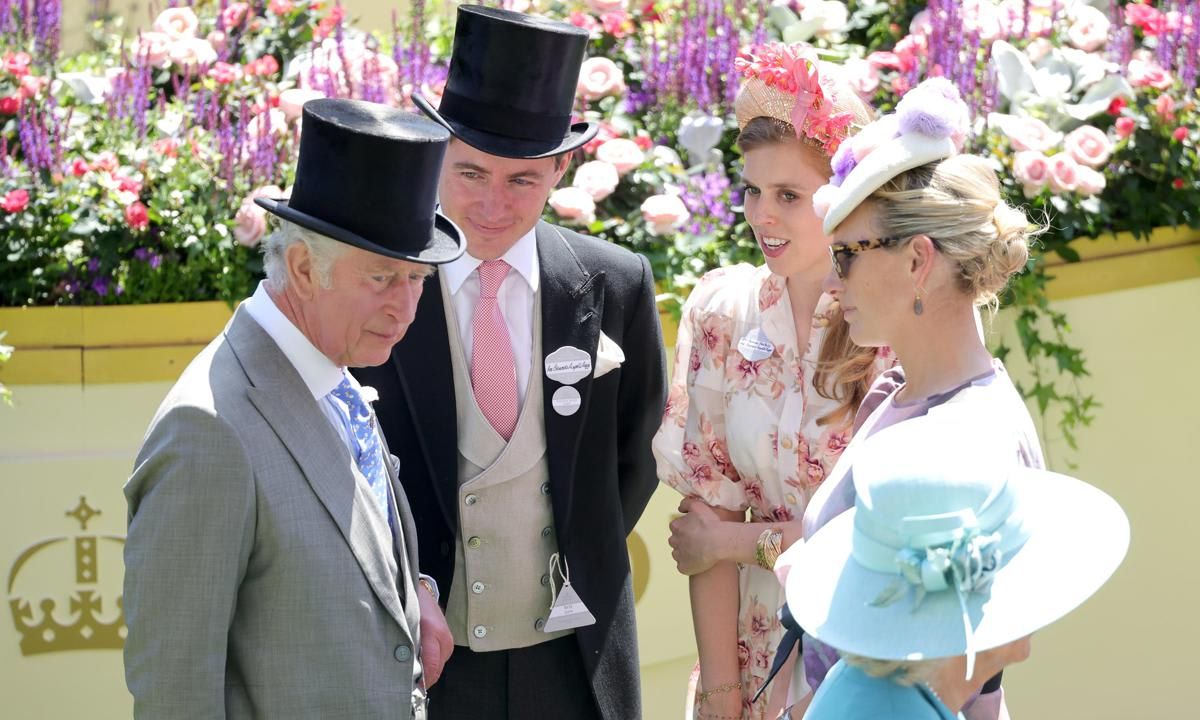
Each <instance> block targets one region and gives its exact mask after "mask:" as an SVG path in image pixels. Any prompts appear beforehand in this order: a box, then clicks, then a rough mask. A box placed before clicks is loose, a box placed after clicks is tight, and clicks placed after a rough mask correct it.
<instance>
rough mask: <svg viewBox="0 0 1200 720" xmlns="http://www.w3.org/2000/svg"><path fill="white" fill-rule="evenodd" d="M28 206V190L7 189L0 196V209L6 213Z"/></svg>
mask: <svg viewBox="0 0 1200 720" xmlns="http://www.w3.org/2000/svg"><path fill="white" fill-rule="evenodd" d="M27 207H29V191H28V190H9V191H8V192H7V193H5V195H4V197H3V198H0V210H4V212H6V213H19V212H21V211H22V210H24V209H25V208H27Z"/></svg>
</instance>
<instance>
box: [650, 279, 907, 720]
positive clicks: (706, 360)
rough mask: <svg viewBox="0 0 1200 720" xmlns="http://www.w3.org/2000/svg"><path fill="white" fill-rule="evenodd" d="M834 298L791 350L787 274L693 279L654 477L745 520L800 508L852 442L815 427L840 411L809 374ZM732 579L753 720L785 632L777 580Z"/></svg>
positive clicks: (790, 516)
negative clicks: (746, 341)
mask: <svg viewBox="0 0 1200 720" xmlns="http://www.w3.org/2000/svg"><path fill="white" fill-rule="evenodd" d="M831 302H832V299H831V298H830V297H829V296H828V295H823V296H822V297H821V300H820V301H819V302H818V304H817V311H816V314H815V315H814V317H813V327H812V330H811V332H810V334H809V340H808V347H807V348H803V349H800V348H797V347H796V330H795V324H794V322H793V320H792V310H791V303H790V302H788V298H787V290H786V286H785V282H784V278H782V277H780V276H778V275H774V274H772V273H771V272H770V270H768V269H767V268H766V267H765V266H763V267H753V266H751V265H747V264H742V265H736V266H733V267H728V268H721V269H718V270H713V271H711V272H709V273H708V274H706V275H705V276H704V277H703V278H702V279H701V281H700V283H699V284H698V285H697V286H696V288H695V289H694V290H693V291H692V293H691V296H690V297H689V298H688V301H687V304H686V305H684V308H683V316H682V319H681V321H680V324H679V337H678V340H677V342H676V344H675V362H674V374H673V376H672V380H671V388H670V395H669V397H668V399H667V408H666V413H665V415H664V418H663V423H662V426H661V427H660V428H659V430H658V434H657V435H655V436H654V442H653V450H654V456H655V459H656V460H657V462H658V477H659V480H661V481H662V482H663V483H666V484H667V485H670V486H671V487H673V488H675V489H676V490H678V491H679V492H680V493H682V494H683V495H694V496H698V497H699V498H701V499H702V500H704V501H705V502H706V503H708V504H709V505H713V506H716V507H723V508H727V509H729V510H746V509H749V510H750V519H751V520H752V521H754V522H784V521H790V520H796V519H799V518H801V517H802V516H803V515H804V509H805V507H806V506H807V505H808V501H809V499H810V498H812V496H813V493H814V492H815V491H816V489H817V487H818V486H819V485H820V484H821V482H822V481H823V480H824V479H825V475H826V473H827V472H828V471H829V470H831V469H832V468H833V465H834V463H835V462H837V459H838V456H840V455H841V453H842V449H843V448H845V447H846V444H847V443H848V442H849V440H850V422H851V420H852V418H851V419H847V420H845V421H844V422H843V423H840V424H833V425H818V424H817V420H818V419H820V418H821V417H823V416H825V415H827V414H828V413H830V412H831V411H833V410H834V409H835V408H836V407H837V403H835V402H834V401H833V400H829V399H826V398H824V397H822V396H821V395H819V394H818V393H817V391H816V388H815V387H814V386H813V382H812V378H813V374H814V372H815V369H816V364H817V360H818V357H819V353H820V348H821V340H822V338H823V337H824V334H825V327H824V325H826V324H827V323H828V320H827V317H826V316H827V314H828V312H829V305H830V303H831ZM756 329H761V331H762V332H763V333H765V335H766V338H767V339H768V340H769V342H770V344H771V345H773V346H774V347H773V351H771V354H770V355H769V356H768V357H766V358H764V359H761V360H757V361H752V360H750V359H747V357H745V355H744V354H743V353H742V352H741V351H739V349H738V345H739V341H740V340H741V339H742V338H744V337H746V336H747V334H748V333H751V332H752V331H754V330H756ZM760 347H763V346H762V345H761V344H760ZM750 354H751V355H752V356H753V355H754V353H753V351H750ZM891 358H892V356H891V354H890V352H888V351H886V350H881V351H880V357H879V360H878V368H877V370H878V371H881V370H882V369H883V368H885V367H890V366H891V365H892V364H893V360H892V359H891ZM739 583H740V587H741V607H740V610H739V614H738V655H739V660H740V662H741V680H742V694H743V711H742V715H743V717H744V718H749V719H751V720H762V719H763V718H764V717H765V713H766V707H767V705H768V702H767V696H765V695H764V697H763V698H762V699H761V700H759V702H758V703H756V704H755V705H754V706H751V705H750V698H751V697H752V696H753V695H754V693H755V692H756V691H757V690H758V688H759V687H761V686H762V684H763V682H764V681H765V680H766V676H767V672H768V670H769V669H770V666H771V660H772V658H773V656H774V653H775V648H776V646H777V645H778V644H779V640H780V638H781V637H782V635H783V629H782V627H781V626H780V623H779V619H778V617H777V615H776V613H777V611H778V610H779V607H780V606H781V605H782V604H783V601H784V593H783V587H782V586H781V585H780V584H779V581H778V580H777V579H776V578H775V576H774V575H773V574H772V573H770V572H768V571H766V570H763V569H761V568H759V567H757V566H739ZM697 675H698V671H697V672H693V677H692V688H691V690H690V692H691V693H694V692H695V691H696V690H695V687H696V685H697V680H698V678H697Z"/></svg>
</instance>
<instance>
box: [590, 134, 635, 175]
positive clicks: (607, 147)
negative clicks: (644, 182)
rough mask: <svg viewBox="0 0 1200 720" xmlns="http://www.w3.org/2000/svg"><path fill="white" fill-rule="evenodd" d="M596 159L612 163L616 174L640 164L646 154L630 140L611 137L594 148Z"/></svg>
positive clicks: (625, 171) (622, 173)
mask: <svg viewBox="0 0 1200 720" xmlns="http://www.w3.org/2000/svg"><path fill="white" fill-rule="evenodd" d="M596 159H597V160H601V161H603V162H606V163H608V164H609V165H612V166H613V167H614V168H616V169H617V174H619V175H624V174H625V173H627V172H629V171H630V170H633V169H634V168H636V167H637V166H639V165H641V164H642V161H643V160H645V159H646V154H645V153H643V152H642V149H641V148H640V147H638V144H637V143H635V142H634V141H632V140H626V139H625V138H613V139H612V140H606V141H605V142H604V143H603V144H602V145H601V146H600V147H599V148H597V149H596Z"/></svg>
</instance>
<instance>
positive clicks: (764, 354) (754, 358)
mask: <svg viewBox="0 0 1200 720" xmlns="http://www.w3.org/2000/svg"><path fill="white" fill-rule="evenodd" d="M738 352H740V353H741V354H742V357H744V358H746V359H747V360H749V361H750V362H758V361H759V360H766V359H767V358H769V357H771V353H773V352H775V343H773V342H771V339H770V338H769V337H767V334H766V333H765V332H763V331H762V328H754V329H753V330H751V331H750V332H748V333H746V336H745V337H743V338H742V339H741V340H738Z"/></svg>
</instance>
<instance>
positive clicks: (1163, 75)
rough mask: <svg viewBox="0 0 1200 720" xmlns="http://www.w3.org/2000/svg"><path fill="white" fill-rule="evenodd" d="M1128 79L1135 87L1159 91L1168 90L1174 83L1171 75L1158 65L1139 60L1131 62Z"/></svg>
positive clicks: (1135, 59)
mask: <svg viewBox="0 0 1200 720" xmlns="http://www.w3.org/2000/svg"><path fill="white" fill-rule="evenodd" d="M1126 77H1127V78H1128V79H1129V84H1130V85H1132V86H1134V87H1152V88H1157V89H1158V90H1166V89H1167V88H1169V87H1171V83H1172V82H1174V78H1172V77H1171V73H1169V72H1167V71H1166V70H1164V69H1162V67H1160V66H1159V64H1158V63H1156V62H1154V61H1153V60H1141V59H1138V58H1134V59H1133V60H1130V61H1129V68H1128V72H1127V74H1126Z"/></svg>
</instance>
